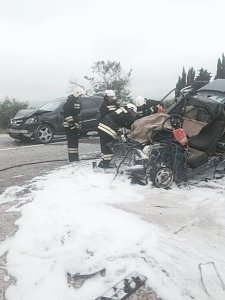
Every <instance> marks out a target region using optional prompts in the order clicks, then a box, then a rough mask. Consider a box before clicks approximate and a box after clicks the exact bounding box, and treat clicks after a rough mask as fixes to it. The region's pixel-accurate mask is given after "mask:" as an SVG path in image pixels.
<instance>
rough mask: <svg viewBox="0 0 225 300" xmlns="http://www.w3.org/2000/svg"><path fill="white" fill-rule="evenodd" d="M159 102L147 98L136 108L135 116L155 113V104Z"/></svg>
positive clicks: (156, 109)
mask: <svg viewBox="0 0 225 300" xmlns="http://www.w3.org/2000/svg"><path fill="white" fill-rule="evenodd" d="M159 104H161V103H160V101H156V100H147V101H146V103H145V104H143V105H141V106H139V107H138V108H137V118H142V117H146V116H149V115H152V114H155V113H157V112H158V107H157V105H159Z"/></svg>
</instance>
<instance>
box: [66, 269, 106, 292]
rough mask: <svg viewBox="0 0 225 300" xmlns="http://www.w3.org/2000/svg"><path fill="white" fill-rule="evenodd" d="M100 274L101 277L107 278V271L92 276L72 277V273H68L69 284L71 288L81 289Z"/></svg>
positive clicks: (91, 274) (77, 274)
mask: <svg viewBox="0 0 225 300" xmlns="http://www.w3.org/2000/svg"><path fill="white" fill-rule="evenodd" d="M98 274H99V275H101V276H102V277H103V276H105V269H101V270H99V271H97V272H94V273H90V274H80V273H76V274H74V275H71V274H70V273H67V282H68V285H69V287H73V288H75V289H79V288H80V287H81V286H82V285H83V284H84V282H85V281H86V280H87V279H89V278H91V277H94V276H96V275H98Z"/></svg>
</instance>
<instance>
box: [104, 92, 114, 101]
mask: <svg viewBox="0 0 225 300" xmlns="http://www.w3.org/2000/svg"><path fill="white" fill-rule="evenodd" d="M105 96H108V97H111V98H113V100H116V93H115V92H114V91H113V90H106V91H105Z"/></svg>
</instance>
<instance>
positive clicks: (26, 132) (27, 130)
mask: <svg viewBox="0 0 225 300" xmlns="http://www.w3.org/2000/svg"><path fill="white" fill-rule="evenodd" d="M35 128H36V126H35V124H28V125H23V126H19V127H18V126H17V127H10V128H8V134H9V135H13V136H16V135H18V136H21V135H23V136H25V137H29V138H30V137H32V136H33V135H34V131H35Z"/></svg>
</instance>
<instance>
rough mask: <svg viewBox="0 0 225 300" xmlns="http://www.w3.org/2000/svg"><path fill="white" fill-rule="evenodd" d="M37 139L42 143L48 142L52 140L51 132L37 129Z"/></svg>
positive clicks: (46, 129) (45, 128) (45, 129)
mask: <svg viewBox="0 0 225 300" xmlns="http://www.w3.org/2000/svg"><path fill="white" fill-rule="evenodd" d="M38 138H39V140H40V141H42V142H45V143H46V142H49V141H50V140H51V138H52V131H51V130H50V129H49V128H48V127H44V128H41V129H39V131H38Z"/></svg>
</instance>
